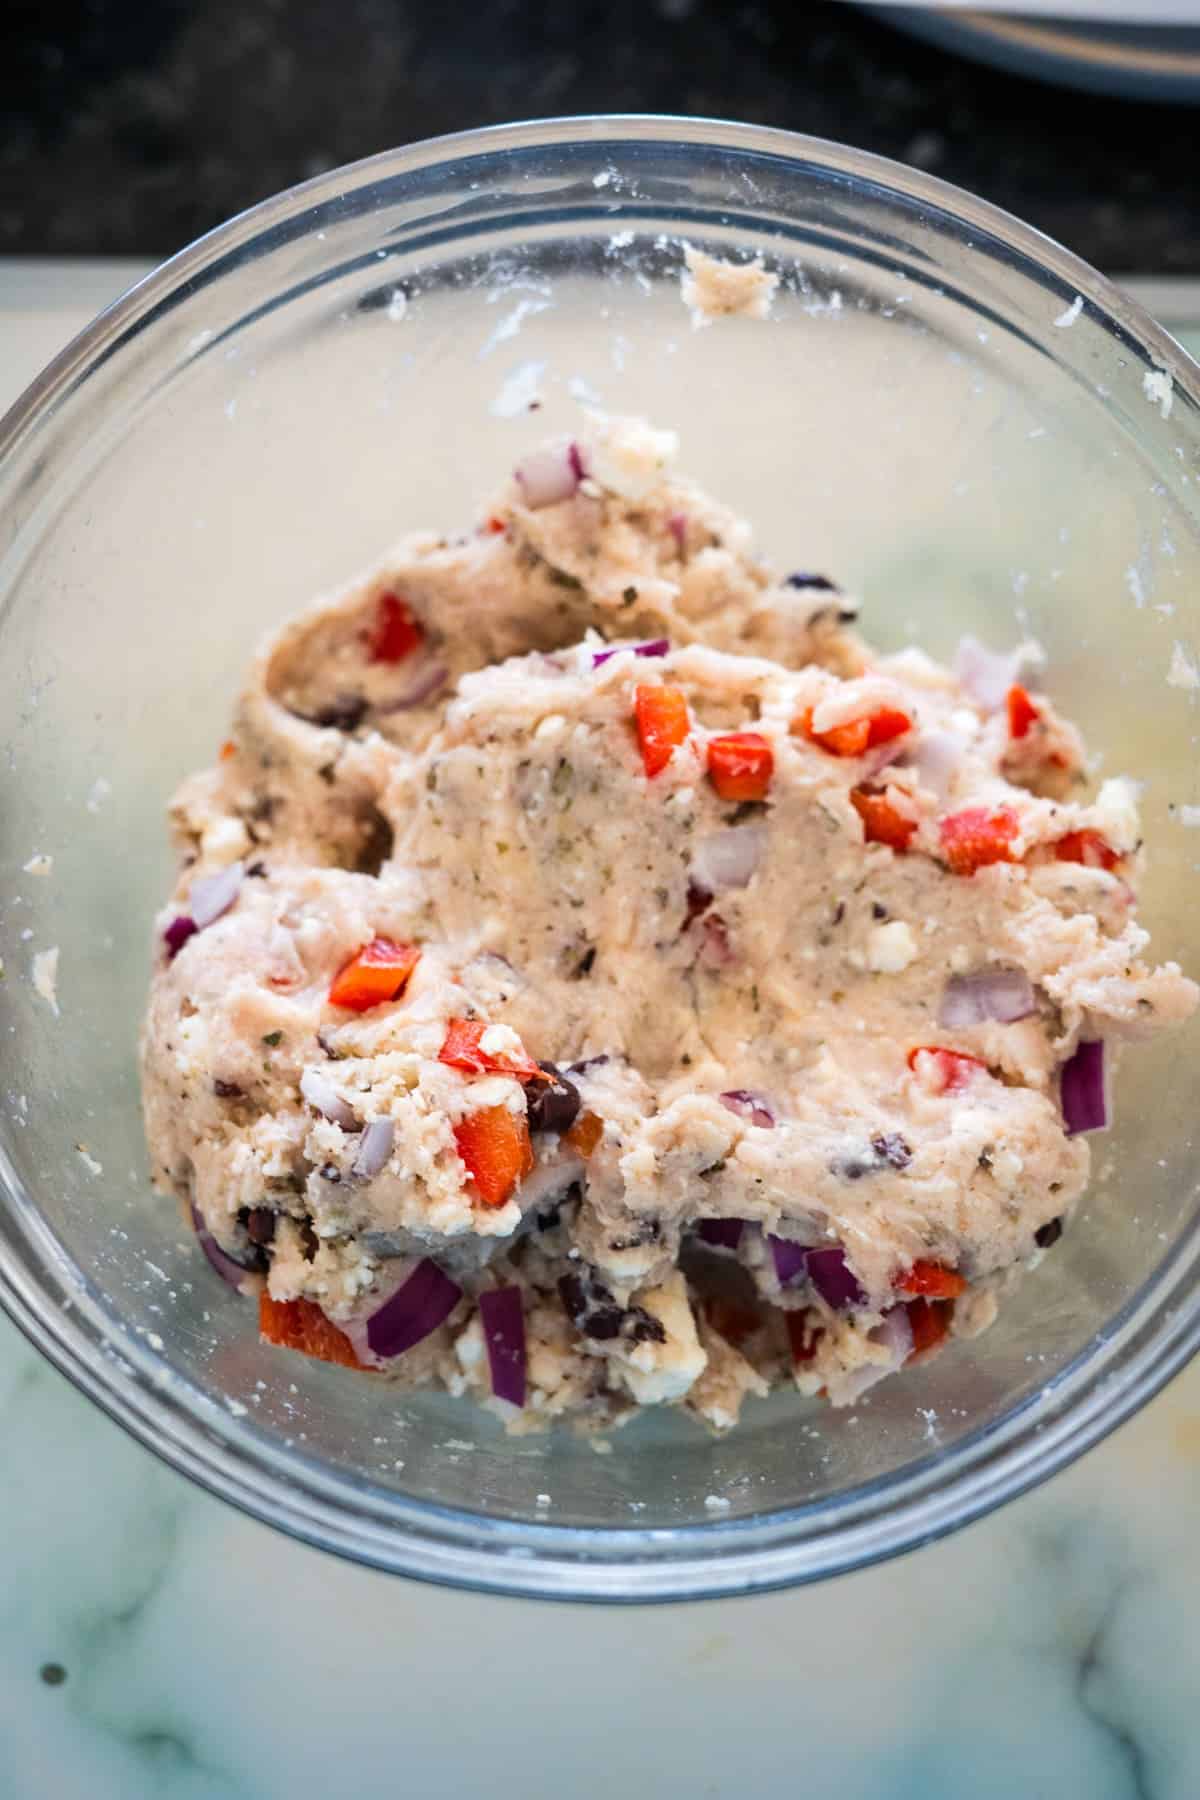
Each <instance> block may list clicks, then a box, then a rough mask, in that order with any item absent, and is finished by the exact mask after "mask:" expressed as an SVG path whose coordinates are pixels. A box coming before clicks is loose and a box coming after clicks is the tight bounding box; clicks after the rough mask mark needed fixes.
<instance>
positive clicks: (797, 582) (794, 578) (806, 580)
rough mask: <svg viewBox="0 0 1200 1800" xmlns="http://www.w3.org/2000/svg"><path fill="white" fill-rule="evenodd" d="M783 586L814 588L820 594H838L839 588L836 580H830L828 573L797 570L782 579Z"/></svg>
mask: <svg viewBox="0 0 1200 1800" xmlns="http://www.w3.org/2000/svg"><path fill="white" fill-rule="evenodd" d="M783 585H784V587H791V588H816V589H818V591H819V592H820V593H822V594H840V593H841V591H842V590H841V588H840V587H839V586H838V584H837V582H836V581H830V579H829V577H828V575H808V574H804V573H802V572H798V573H797V574H795V575H788V576H787V577H785V579H784V584H783Z"/></svg>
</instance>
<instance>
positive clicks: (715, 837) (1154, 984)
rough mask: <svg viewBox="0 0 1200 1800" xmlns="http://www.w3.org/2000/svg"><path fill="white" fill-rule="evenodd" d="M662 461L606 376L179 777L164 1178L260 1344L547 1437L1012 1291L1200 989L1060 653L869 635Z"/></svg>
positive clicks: (275, 660)
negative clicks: (1152, 901)
mask: <svg viewBox="0 0 1200 1800" xmlns="http://www.w3.org/2000/svg"><path fill="white" fill-rule="evenodd" d="M674 451H675V442H674V438H673V436H672V435H671V434H670V433H667V432H658V431H654V430H652V429H651V428H650V427H649V426H647V425H645V424H643V423H641V422H639V421H631V420H607V419H604V418H601V417H593V418H592V419H591V420H590V423H589V435H588V437H587V439H586V440H585V441H580V442H570V443H568V442H556V443H553V444H549V445H547V446H545V447H543V448H540V449H537V450H534V451H532V452H531V453H530V454H529V455H528V456H527V457H526V458H525V460H524V461H523V463H522V464H521V465H520V467H519V468H518V469H517V470H516V472H515V475H514V478H513V479H512V480H511V481H510V482H509V483H508V484H507V485H506V487H505V488H504V489H503V491H502V492H501V493H500V494H499V496H498V497H497V498H496V499H495V501H494V502H493V503H492V505H491V507H490V508H489V509H488V511H487V512H486V513H485V514H484V516H483V518H482V519H481V521H480V523H479V525H478V527H477V528H476V529H475V530H474V531H473V532H472V533H471V534H470V535H468V536H466V537H463V538H461V539H458V540H455V541H450V542H448V541H446V540H444V539H440V538H436V537H433V536H429V535H418V536H414V537H411V538H409V539H407V540H405V541H404V542H403V543H402V544H401V545H400V546H399V548H398V549H397V550H396V551H395V552H394V554H392V555H391V556H390V557H388V558H387V559H386V560H385V562H384V563H383V564H382V565H381V566H380V567H379V568H378V569H377V570H376V571H375V572H374V573H372V574H371V575H369V576H368V577H366V578H365V579H364V580H362V581H360V582H359V583H357V584H356V585H355V586H354V587H352V588H351V589H350V590H349V591H348V592H346V593H345V594H343V595H342V596H341V597H340V598H338V599H336V600H333V601H322V602H320V603H318V604H317V605H315V606H313V607H311V608H310V609H309V610H308V611H307V612H305V613H303V614H301V615H300V617H298V618H297V619H295V620H294V621H293V622H292V623H291V624H289V625H287V626H286V627H285V628H284V629H283V631H281V632H280V633H279V635H278V636H277V637H275V638H273V639H272V640H271V641H270V642H269V643H268V644H267V645H266V647H265V648H264V649H263V651H262V652H261V654H260V655H259V657H258V659H257V661H256V662H255V663H254V665H253V667H252V669H251V672H250V677H249V680H248V682H247V684H246V688H245V691H244V694H243V696H242V700H241V703H240V706H239V708H238V712H237V716H236V720H235V723H234V726H233V730H232V735H231V737H230V739H229V741H228V742H227V743H226V744H225V745H224V746H223V747H222V750H221V754H220V758H219V760H218V762H217V764H216V766H215V767H214V768H212V769H210V770H208V771H206V772H205V773H204V774H201V775H197V776H195V777H193V778H192V779H191V780H189V781H188V782H186V783H185V784H184V786H183V788H182V789H181V791H180V793H179V794H178V795H177V797H176V799H175V802H174V804H173V808H172V823H173V827H174V831H175V836H176V840H177V842H178V844H179V847H180V850H181V853H182V860H181V868H180V875H179V881H178V885H177V889H176V892H175V895H174V898H173V900H172V903H171V905H170V906H169V907H168V908H167V909H166V910H165V911H164V912H163V913H162V914H161V915H160V918H159V920H158V937H157V946H156V963H155V972H154V981H153V989H152V995H151V1001H150V1009H149V1015H148V1018H147V1022H146V1028H145V1035H144V1042H143V1066H144V1080H145V1103H146V1121H147V1129H148V1133H149V1142H150V1148H151V1153H152V1156H153V1162H154V1173H155V1177H156V1179H157V1180H159V1181H160V1182H161V1183H162V1185H163V1186H164V1187H168V1188H170V1189H172V1190H173V1191H174V1192H175V1193H176V1194H178V1195H179V1196H180V1197H181V1199H182V1200H183V1201H184V1202H185V1203H186V1205H187V1206H188V1207H189V1208H190V1213H191V1218H192V1220H193V1223H194V1225H195V1229H196V1231H197V1234H198V1236H199V1240H200V1243H201V1246H202V1247H203V1249H204V1250H205V1252H206V1254H207V1255H208V1257H209V1260H210V1261H211V1262H212V1263H213V1264H214V1265H215V1267H216V1268H217V1270H218V1272H219V1273H220V1274H222V1275H223V1276H224V1277H225V1278H226V1279H227V1280H229V1281H230V1282H232V1283H233V1284H234V1285H235V1286H238V1287H240V1288H241V1289H242V1290H243V1291H245V1292H247V1293H250V1292H255V1293H257V1296H258V1304H259V1308H260V1314H259V1317H260V1329H261V1331H262V1334H263V1336H264V1337H265V1338H267V1339H268V1340H269V1341H270V1342H271V1343H275V1344H280V1345H286V1346H289V1347H291V1348H293V1349H296V1350H300V1351H304V1352H305V1353H307V1354H308V1355H310V1356H316V1357H322V1358H325V1359H326V1360H331V1361H334V1362H341V1363H345V1364H347V1365H349V1366H351V1367H354V1368H357V1369H362V1370H369V1371H376V1372H378V1373H381V1374H384V1375H387V1376H390V1377H393V1378H395V1379H396V1380H398V1381H399V1382H401V1383H403V1384H405V1385H408V1386H429V1385H435V1386H442V1387H445V1388H448V1389H450V1391H451V1392H453V1393H469V1394H471V1395H473V1396H474V1397H475V1398H477V1399H478V1400H480V1401H483V1402H485V1403H487V1404H490V1405H492V1406H494V1407H497V1408H498V1409H499V1410H501V1411H502V1412H503V1413H504V1415H505V1416H506V1417H507V1418H508V1419H509V1420H510V1422H511V1423H513V1424H514V1425H516V1426H518V1427H520V1428H527V1427H533V1426H537V1425H542V1424H544V1423H546V1422H547V1421H549V1420H552V1419H554V1418H556V1417H559V1416H560V1415H572V1416H573V1417H575V1418H576V1419H578V1420H581V1421H583V1422H584V1423H587V1424H591V1425H595V1426H609V1425H611V1424H613V1423H614V1422H616V1421H618V1420H620V1419H621V1418H623V1417H625V1416H627V1415H629V1414H630V1413H632V1412H633V1411H634V1410H635V1409H637V1408H638V1407H641V1406H649V1405H654V1404H658V1403H661V1402H671V1403H675V1404H680V1405H683V1406H685V1407H687V1408H689V1409H690V1410H692V1411H693V1412H695V1413H696V1414H697V1415H699V1416H700V1417H701V1418H702V1419H704V1420H706V1421H707V1422H708V1423H709V1424H710V1425H712V1426H715V1427H718V1428H723V1427H727V1426H729V1425H732V1424H733V1422H734V1421H735V1420H736V1418H737V1415H738V1410H739V1407H740V1405H741V1403H742V1400H743V1399H744V1397H745V1396H746V1395H747V1394H759V1395H761V1394H764V1393H766V1391H767V1390H768V1389H769V1388H770V1387H773V1386H776V1385H780V1384H785V1385H786V1384H791V1383H795V1385H796V1386H797V1387H799V1388H800V1389H801V1390H802V1391H803V1392H805V1393H808V1394H816V1393H822V1394H825V1395H827V1396H828V1398H829V1399H830V1400H831V1401H832V1402H833V1403H834V1404H835V1405H846V1404H848V1403H851V1402H854V1401H856V1400H857V1399H858V1397H859V1396H860V1395H861V1394H862V1393H863V1392H864V1391H865V1390H866V1389H867V1388H868V1387H870V1386H871V1385H872V1384H873V1383H875V1382H877V1381H879V1380H880V1379H881V1378H882V1377H884V1376H887V1375H890V1374H892V1373H894V1372H895V1371H897V1370H899V1369H901V1368H903V1367H904V1366H905V1365H906V1364H908V1363H910V1362H913V1361H914V1360H917V1359H920V1358H922V1357H926V1356H929V1355H931V1354H933V1353H934V1352H935V1351H937V1350H938V1349H939V1348H941V1347H942V1346H943V1345H944V1344H945V1342H946V1340H947V1339H952V1338H954V1337H957V1336H970V1335H972V1334H974V1333H976V1332H978V1331H979V1330H980V1329H981V1328H982V1327H984V1326H985V1325H987V1324H988V1322H989V1321H990V1320H991V1318H992V1317H993V1315H994V1313H995V1309H996V1302H997V1298H998V1296H999V1295H1000V1293H1001V1291H1002V1290H1003V1289H1004V1288H1005V1287H1006V1286H1007V1284H1008V1283H1009V1282H1010V1281H1011V1279H1012V1278H1013V1276H1014V1274H1015V1272H1016V1271H1017V1270H1019V1269H1021V1268H1024V1267H1028V1266H1029V1265H1030V1264H1032V1263H1034V1262H1036V1260H1037V1259H1038V1258H1039V1257H1040V1256H1041V1255H1042V1254H1043V1253H1044V1252H1045V1251H1046V1249H1048V1248H1049V1246H1051V1245H1052V1244H1054V1243H1055V1242H1056V1240H1057V1239H1058V1237H1059V1236H1060V1234H1061V1231H1062V1228H1063V1223H1064V1221H1065V1219H1066V1218H1067V1216H1068V1215H1069V1214H1070V1211H1071V1208H1072V1206H1073V1205H1074V1203H1075V1201H1076V1200H1077V1199H1078V1197H1079V1195H1080V1193H1081V1192H1082V1190H1083V1188H1084V1185H1085V1183H1086V1181H1087V1175H1088V1149H1087V1145H1086V1143H1085V1141H1084V1135H1083V1134H1084V1133H1086V1132H1088V1131H1090V1130H1095V1129H1099V1128H1101V1127H1102V1126H1103V1125H1104V1124H1105V1123H1106V1121H1107V1104H1106V1099H1105V1083H1106V1079H1107V1076H1108V1074H1109V1073H1110V1071H1106V1069H1105V1060H1106V1058H1107V1059H1108V1060H1109V1062H1110V1063H1111V1060H1112V1051H1113V1047H1114V1045H1115V1044H1116V1043H1117V1041H1118V1040H1120V1039H1122V1038H1125V1037H1135V1036H1138V1035H1140V1034H1143V1033H1146V1032H1149V1031H1153V1030H1156V1029H1157V1028H1158V1027H1159V1026H1160V1025H1167V1024H1171V1023H1174V1022H1176V1021H1178V1020H1181V1019H1183V1018H1185V1017H1186V1016H1187V1015H1188V1014H1189V1013H1191V1011H1192V1010H1193V1008H1194V1006H1195V1003H1196V997H1197V990H1196V988H1195V987H1194V986H1193V984H1192V983H1191V982H1190V981H1188V980H1186V979H1185V978H1184V977H1183V976H1182V975H1181V974H1180V972H1179V970H1178V968H1177V967H1176V966H1175V965H1174V964H1172V963H1168V964H1166V965H1165V966H1163V967H1161V968H1157V969H1156V968H1153V967H1152V966H1149V965H1147V964H1146V963H1145V962H1144V961H1143V960H1142V954H1143V951H1144V948H1145V944H1146V934H1145V932H1144V931H1143V930H1142V929H1141V928H1140V927H1139V926H1138V924H1137V922H1136V919H1135V916H1134V906H1135V889H1136V884H1137V878H1138V873H1139V862H1140V849H1139V845H1140V839H1139V829H1138V820H1137V808H1136V790H1135V788H1134V786H1133V784H1132V783H1131V782H1128V781H1123V780H1113V781H1106V782H1105V783H1104V785H1103V786H1102V787H1101V788H1100V791H1099V793H1098V795H1097V796H1096V797H1095V798H1093V799H1087V798H1084V797H1083V781H1082V767H1083V747H1082V744H1081V742H1080V738H1079V735H1078V733H1077V732H1076V730H1075V729H1074V727H1073V726H1071V725H1070V724H1068V723H1067V722H1066V721H1065V720H1063V719H1061V718H1060V717H1059V716H1058V714H1057V713H1056V711H1055V709H1054V707H1053V705H1052V704H1051V702H1050V701H1049V700H1048V699H1047V698H1046V697H1045V695H1044V694H1043V693H1041V692H1040V691H1038V690H1037V689H1036V688H1035V687H1034V686H1032V685H1031V677H1032V669H1031V661H1032V660H1033V659H1034V657H1035V656H1036V647H1027V648H1026V649H1025V650H1018V651H1016V652H1014V653H1013V654H1012V655H1011V656H1000V655H997V654H995V653H993V652H991V651H989V650H987V649H985V648H984V647H983V646H981V645H979V644H977V643H973V642H971V641H969V640H968V641H966V642H965V643H964V644H963V646H962V647H961V649H960V652H959V656H958V661H957V665H956V668H955V670H954V671H951V670H948V669H945V668H942V667H940V666H939V665H938V664H936V663H934V662H932V661H931V660H930V659H929V658H928V657H927V656H925V655H923V654H922V653H921V652H920V651H917V650H908V651H905V652H903V653H901V654H900V655H898V656H892V657H886V658H879V657H876V656H874V655H873V654H872V653H871V652H870V651H869V650H868V649H867V648H866V647H865V645H864V644H863V643H862V641H861V640H860V639H859V638H858V637H857V636H856V635H855V632H854V630H853V625H854V619H855V607H854V604H853V603H852V602H851V601H850V600H849V599H848V598H847V597H846V596H845V595H843V594H842V593H840V592H839V590H838V589H837V588H836V587H835V586H834V585H833V583H832V582H830V581H829V580H827V579H826V578H825V577H824V576H823V575H821V574H819V573H808V572H801V571H798V572H796V573H793V574H789V575H786V576H784V577H783V578H782V579H780V578H778V577H777V576H776V575H774V574H773V573H772V572H771V571H770V570H769V569H767V568H766V567H765V565H764V564H763V563H762V561H761V560H760V559H759V558H758V557H757V556H756V554H755V553H754V550H753V547H752V544H751V539H750V532H749V528H748V526H747V525H746V524H745V523H743V521H742V520H740V519H738V518H737V517H735V516H734V515H733V514H732V513H731V512H729V511H728V510H727V509H726V508H725V507H724V506H722V505H720V504H719V503H718V502H716V501H713V500H710V499H709V498H708V497H707V496H706V495H704V494H702V493H700V492H699V491H698V490H697V489H696V488H695V487H694V486H692V485H691V484H690V483H689V482H687V481H686V480H684V479H682V478H681V477H679V476H677V475H675V474H674V473H673V472H672V471H671V463H672V458H673V456H674Z"/></svg>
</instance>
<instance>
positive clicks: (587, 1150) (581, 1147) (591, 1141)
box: [563, 1112, 604, 1157]
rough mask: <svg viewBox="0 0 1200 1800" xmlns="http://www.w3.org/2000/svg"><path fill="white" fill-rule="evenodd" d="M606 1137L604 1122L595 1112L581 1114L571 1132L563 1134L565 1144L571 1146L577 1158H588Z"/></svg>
mask: <svg viewBox="0 0 1200 1800" xmlns="http://www.w3.org/2000/svg"><path fill="white" fill-rule="evenodd" d="M603 1136H604V1120H603V1119H601V1118H600V1117H598V1115H597V1114H596V1113H594V1112H581V1113H580V1115H579V1117H578V1118H577V1119H576V1121H575V1123H574V1124H573V1125H572V1127H571V1129H570V1131H567V1132H564V1133H563V1143H564V1144H569V1145H570V1146H571V1148H572V1150H574V1152H575V1154H576V1156H583V1157H588V1156H590V1155H591V1154H592V1151H593V1150H594V1149H595V1148H596V1145H597V1144H598V1143H599V1142H600V1139H601V1138H602V1137H603Z"/></svg>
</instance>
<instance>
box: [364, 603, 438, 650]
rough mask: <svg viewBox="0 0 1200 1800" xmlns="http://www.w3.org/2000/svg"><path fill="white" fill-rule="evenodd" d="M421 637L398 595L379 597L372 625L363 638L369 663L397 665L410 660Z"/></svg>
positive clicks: (422, 632) (421, 633)
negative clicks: (365, 637) (365, 638)
mask: <svg viewBox="0 0 1200 1800" xmlns="http://www.w3.org/2000/svg"><path fill="white" fill-rule="evenodd" d="M424 637H425V633H424V631H423V630H422V629H421V626H420V623H419V622H418V620H417V617H416V615H415V614H414V612H413V609H412V607H411V606H410V605H409V604H408V601H407V600H404V599H402V598H401V596H400V595H399V594H381V595H380V596H379V599H378V601H377V602H376V605H375V623H374V625H373V626H372V627H371V630H370V633H369V634H368V637H367V654H368V656H369V657H370V659H371V661H372V662H376V663H398V662H403V661H404V659H405V657H406V656H411V655H412V653H413V651H414V650H415V649H416V648H417V646H418V645H419V644H420V643H421V642H422V641H423V639H424Z"/></svg>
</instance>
